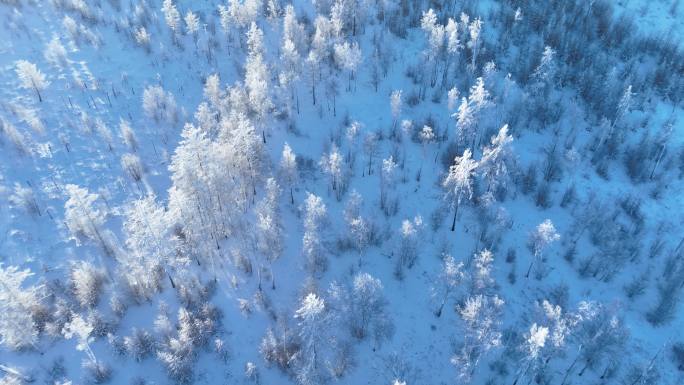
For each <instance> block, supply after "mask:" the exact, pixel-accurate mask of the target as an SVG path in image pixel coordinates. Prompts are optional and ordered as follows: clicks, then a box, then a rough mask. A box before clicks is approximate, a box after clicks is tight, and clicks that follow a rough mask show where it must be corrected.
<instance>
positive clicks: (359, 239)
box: [343, 190, 371, 266]
mask: <svg viewBox="0 0 684 385" xmlns="http://www.w3.org/2000/svg"><path fill="white" fill-rule="evenodd" d="M362 205H363V197H362V196H361V194H359V193H358V192H357V191H356V190H352V192H351V193H350V194H349V200H348V201H347V204H346V205H345V207H344V212H343V215H344V220H345V221H346V222H347V228H348V231H349V238H350V241H351V243H352V244H353V245H354V247H355V248H356V249H357V251H358V252H359V266H360V265H361V262H362V258H363V252H364V250H365V248H366V247H367V246H368V243H369V242H370V231H371V229H370V224H369V223H368V220H367V219H366V218H364V217H363V216H362V215H361V206H362Z"/></svg>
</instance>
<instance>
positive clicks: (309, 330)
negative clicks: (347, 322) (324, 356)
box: [295, 293, 329, 385]
mask: <svg viewBox="0 0 684 385" xmlns="http://www.w3.org/2000/svg"><path fill="white" fill-rule="evenodd" d="M295 318H296V319H297V320H298V331H299V337H300V338H301V340H302V347H301V353H300V355H299V356H298V358H297V361H298V363H297V371H296V376H297V381H298V382H299V383H300V384H301V385H316V384H320V383H321V378H322V373H321V371H322V369H323V363H322V362H321V357H320V355H319V353H320V350H321V349H322V346H321V345H322V344H323V343H324V339H323V336H324V334H325V328H326V327H327V324H328V320H329V318H328V316H327V314H326V307H325V301H324V300H323V299H322V298H320V297H319V296H317V295H316V294H314V293H309V294H307V296H306V297H304V299H303V300H302V302H301V304H300V307H299V308H298V309H297V311H296V312H295Z"/></svg>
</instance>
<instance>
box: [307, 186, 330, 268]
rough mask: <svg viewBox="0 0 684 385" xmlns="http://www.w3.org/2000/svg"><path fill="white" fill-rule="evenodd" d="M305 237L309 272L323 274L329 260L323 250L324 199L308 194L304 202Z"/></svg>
mask: <svg viewBox="0 0 684 385" xmlns="http://www.w3.org/2000/svg"><path fill="white" fill-rule="evenodd" d="M303 211H304V236H303V239H302V253H303V254H304V258H305V265H306V268H307V270H309V272H311V273H312V274H317V273H321V272H322V271H324V270H325V269H326V268H327V259H326V257H325V254H324V250H323V242H322V240H321V234H320V227H321V224H322V222H323V220H324V218H325V216H326V207H325V203H323V199H321V198H320V197H318V196H316V195H314V194H311V193H308V195H307V197H306V200H305V201H304V207H303Z"/></svg>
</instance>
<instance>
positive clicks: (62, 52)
mask: <svg viewBox="0 0 684 385" xmlns="http://www.w3.org/2000/svg"><path fill="white" fill-rule="evenodd" d="M43 56H44V57H45V60H47V61H48V62H50V64H52V65H54V66H56V67H59V68H64V67H66V66H67V64H68V62H67V61H68V58H67V51H66V48H64V45H62V42H61V41H60V39H59V37H57V36H55V37H53V38H52V40H50V42H49V43H48V44H47V46H46V47H45V52H44V53H43Z"/></svg>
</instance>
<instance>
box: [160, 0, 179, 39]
mask: <svg viewBox="0 0 684 385" xmlns="http://www.w3.org/2000/svg"><path fill="white" fill-rule="evenodd" d="M162 13H163V14H164V20H165V21H166V25H168V26H169V28H171V31H172V33H173V35H174V39H175V36H176V34H177V33H179V30H180V27H181V25H180V23H181V16H180V12H178V9H177V8H176V5H175V4H174V3H173V0H164V2H163V3H162Z"/></svg>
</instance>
